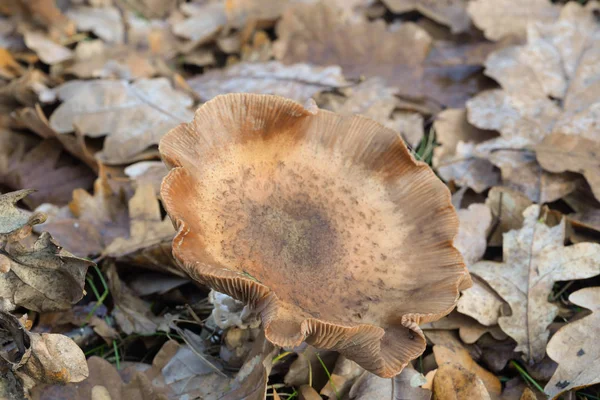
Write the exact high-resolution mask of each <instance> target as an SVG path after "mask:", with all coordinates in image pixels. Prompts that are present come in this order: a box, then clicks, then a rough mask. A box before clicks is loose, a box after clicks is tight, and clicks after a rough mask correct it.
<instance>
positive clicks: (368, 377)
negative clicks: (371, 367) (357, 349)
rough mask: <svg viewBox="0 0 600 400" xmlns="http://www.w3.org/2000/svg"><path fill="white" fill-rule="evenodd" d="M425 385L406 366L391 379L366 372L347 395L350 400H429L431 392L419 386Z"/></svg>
mask: <svg viewBox="0 0 600 400" xmlns="http://www.w3.org/2000/svg"><path fill="white" fill-rule="evenodd" d="M424 383H425V377H424V376H423V375H421V374H420V373H418V372H417V371H415V370H414V369H413V368H412V367H410V364H409V366H407V367H406V368H404V369H403V370H402V372H401V373H400V375H397V376H395V377H394V378H391V379H385V378H380V377H379V376H377V375H374V374H372V373H370V372H368V371H365V372H363V374H362V375H361V376H360V377H359V378H358V379H357V380H356V382H355V383H354V384H353V385H352V388H351V389H350V393H349V399H350V400H371V399H378V400H379V399H381V400H388V399H389V400H397V399H411V400H429V399H431V391H430V390H427V389H423V388H421V387H420V386H421V385H423V384H424Z"/></svg>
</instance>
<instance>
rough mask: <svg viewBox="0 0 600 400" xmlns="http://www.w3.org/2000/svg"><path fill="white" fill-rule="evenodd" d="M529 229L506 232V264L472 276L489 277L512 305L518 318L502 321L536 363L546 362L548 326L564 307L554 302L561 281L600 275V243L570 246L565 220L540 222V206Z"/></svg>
mask: <svg viewBox="0 0 600 400" xmlns="http://www.w3.org/2000/svg"><path fill="white" fill-rule="evenodd" d="M523 216H524V221H523V227H522V228H521V229H520V230H513V231H510V232H508V233H506V234H504V245H503V249H504V251H503V253H504V262H503V263H498V262H492V261H481V262H478V263H476V264H474V265H472V266H471V268H470V271H471V273H473V274H475V275H477V276H479V277H481V278H483V279H484V280H485V281H486V282H487V283H489V285H490V286H491V287H492V288H493V289H494V290H495V291H496V292H498V294H500V296H502V297H503V298H504V299H505V300H506V301H507V302H508V304H509V305H510V308H511V310H512V315H510V316H502V317H500V318H499V319H498V323H499V325H500V327H501V328H502V330H503V331H504V332H506V333H507V334H508V335H509V336H511V337H512V338H513V339H514V340H515V341H516V342H517V344H518V345H517V347H516V349H515V351H522V352H523V354H524V356H525V358H526V359H527V360H529V361H531V362H539V361H541V360H542V359H543V358H544V354H545V350H546V342H547V340H548V336H549V331H548V329H547V328H548V325H550V323H551V322H552V321H553V320H554V317H555V316H556V314H557V312H558V308H557V307H556V306H555V305H553V304H552V303H550V302H549V301H548V296H549V295H550V293H551V291H552V286H553V285H554V282H556V281H564V280H573V279H585V278H590V277H592V276H596V275H598V274H600V245H598V244H595V243H578V244H576V245H573V246H568V247H565V246H564V240H565V220H564V219H563V220H562V221H561V222H560V224H558V225H556V226H554V227H552V228H550V227H548V226H547V225H546V224H545V223H544V222H543V221H540V220H538V219H539V218H540V206H538V205H532V206H529V207H528V208H527V209H526V210H525V212H524V213H523Z"/></svg>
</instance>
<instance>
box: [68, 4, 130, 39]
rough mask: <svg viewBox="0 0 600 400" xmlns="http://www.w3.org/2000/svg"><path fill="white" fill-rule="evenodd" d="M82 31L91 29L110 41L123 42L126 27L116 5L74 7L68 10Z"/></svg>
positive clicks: (101, 37) (69, 15)
mask: <svg viewBox="0 0 600 400" xmlns="http://www.w3.org/2000/svg"><path fill="white" fill-rule="evenodd" d="M67 17H69V18H70V19H71V20H72V21H73V22H75V25H76V26H77V29H78V30H80V31H91V32H94V34H95V35H96V36H98V37H99V38H100V39H102V40H104V41H105V42H108V43H122V42H123V40H124V36H125V29H124V26H123V21H122V19H121V13H120V12H119V10H118V9H117V8H116V7H86V6H79V7H72V8H70V9H69V11H67Z"/></svg>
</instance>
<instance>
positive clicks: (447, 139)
mask: <svg viewBox="0 0 600 400" xmlns="http://www.w3.org/2000/svg"><path fill="white" fill-rule="evenodd" d="M433 126H434V129H435V133H436V139H437V141H438V143H440V146H438V147H436V148H435V149H434V150H433V166H434V167H435V168H436V169H437V171H438V173H439V174H440V176H441V177H442V178H443V179H444V180H446V181H454V182H456V183H457V184H459V185H460V186H468V187H470V188H471V189H473V190H474V191H476V192H477V193H481V192H483V191H484V190H486V189H487V188H489V187H491V186H494V185H496V184H498V183H499V182H500V172H499V171H498V169H497V168H495V167H494V166H493V165H492V164H491V163H490V162H489V161H488V160H487V159H485V158H479V157H477V155H476V154H474V146H475V145H476V144H478V143H481V142H484V141H486V140H489V139H492V138H493V137H495V136H497V134H496V133H495V132H491V131H484V130H482V129H478V128H476V127H474V126H473V125H471V124H469V123H468V121H467V113H466V110H464V109H448V110H444V111H442V112H441V113H439V114H438V116H437V117H436V120H435V122H434V123H433Z"/></svg>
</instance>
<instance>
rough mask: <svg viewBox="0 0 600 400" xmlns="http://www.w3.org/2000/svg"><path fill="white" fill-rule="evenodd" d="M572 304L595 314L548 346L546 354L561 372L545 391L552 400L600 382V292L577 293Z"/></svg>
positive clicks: (570, 326) (571, 298)
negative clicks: (599, 352)
mask: <svg viewBox="0 0 600 400" xmlns="http://www.w3.org/2000/svg"><path fill="white" fill-rule="evenodd" d="M569 301H571V302H572V303H573V304H576V305H578V306H581V307H585V308H587V309H589V310H591V311H592V314H591V315H588V316H587V317H584V318H582V319H580V320H577V321H573V322H571V323H569V324H567V325H565V326H564V327H562V328H561V329H560V330H559V331H558V332H556V334H554V336H552V338H551V339H550V342H549V343H548V347H547V348H546V351H547V352H548V355H549V356H550V358H552V359H553V360H554V361H556V362H557V363H558V368H557V369H556V372H555V373H554V375H553V376H552V379H550V382H548V384H547V385H546V387H545V388H544V391H545V392H546V394H547V395H549V396H551V397H552V398H553V399H554V398H556V397H558V396H559V395H560V394H561V393H563V392H566V391H568V390H571V389H575V388H578V387H582V386H589V385H594V384H596V383H599V382H600V378H599V377H600V374H599V372H598V367H599V366H598V358H599V354H598V351H599V350H600V349H599V348H598V345H597V342H596V338H598V336H599V335H600V312H599V311H600V288H598V287H589V288H585V289H581V290H578V291H577V292H575V293H572V294H571V295H570V296H569Z"/></svg>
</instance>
